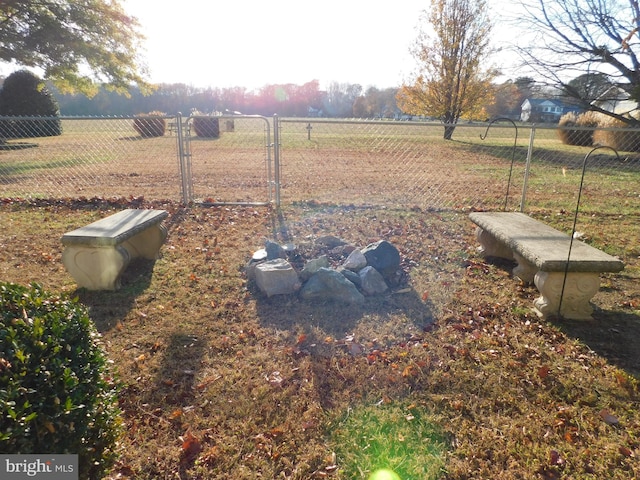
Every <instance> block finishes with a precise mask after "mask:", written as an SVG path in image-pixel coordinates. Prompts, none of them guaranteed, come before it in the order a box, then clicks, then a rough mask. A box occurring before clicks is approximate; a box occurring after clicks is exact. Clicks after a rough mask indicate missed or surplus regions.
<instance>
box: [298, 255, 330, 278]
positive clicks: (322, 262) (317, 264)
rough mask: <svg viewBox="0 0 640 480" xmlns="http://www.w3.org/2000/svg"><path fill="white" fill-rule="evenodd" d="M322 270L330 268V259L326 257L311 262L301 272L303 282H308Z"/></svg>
mask: <svg viewBox="0 0 640 480" xmlns="http://www.w3.org/2000/svg"><path fill="white" fill-rule="evenodd" d="M321 268H329V258H328V257H327V256H326V255H322V256H321V257H318V258H314V259H312V260H309V261H308V262H307V263H306V264H305V266H304V268H303V269H302V272H300V278H301V280H302V281H303V282H306V281H307V280H309V278H311V276H312V275H313V274H314V273H316V272H317V271H318V270H320V269H321Z"/></svg>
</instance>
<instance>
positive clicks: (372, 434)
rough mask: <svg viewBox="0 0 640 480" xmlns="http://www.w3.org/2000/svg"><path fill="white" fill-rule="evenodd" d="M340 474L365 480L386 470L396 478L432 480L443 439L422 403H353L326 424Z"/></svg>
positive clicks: (437, 470)
mask: <svg viewBox="0 0 640 480" xmlns="http://www.w3.org/2000/svg"><path fill="white" fill-rule="evenodd" d="M329 434H330V437H331V442H332V444H333V445H334V448H335V452H336V455H337V458H338V459H339V461H340V464H341V466H342V467H341V476H342V478H349V479H367V478H369V477H370V475H371V474H372V473H373V472H375V471H376V470H381V469H389V470H391V471H393V472H395V473H396V474H397V475H398V476H399V477H400V478H402V479H405V478H406V479H409V478H420V479H423V480H436V479H438V478H440V477H441V475H442V473H443V471H444V464H445V452H446V450H447V446H446V439H445V436H444V434H443V432H442V428H441V427H440V426H439V425H438V424H437V423H436V422H435V420H434V419H430V418H429V415H428V413H427V412H425V411H424V409H423V408H421V407H418V406H416V405H408V404H404V405H403V404H384V402H383V401H381V402H380V404H376V405H371V406H364V405H359V406H356V407H354V408H352V409H351V408H350V409H348V410H347V411H346V412H345V413H344V414H343V416H342V418H340V419H339V420H338V421H336V422H335V425H332V426H331V427H330V428H329Z"/></svg>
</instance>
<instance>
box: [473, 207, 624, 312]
mask: <svg viewBox="0 0 640 480" xmlns="http://www.w3.org/2000/svg"><path fill="white" fill-rule="evenodd" d="M469 218H470V220H471V221H472V222H473V223H475V224H476V225H477V226H478V228H477V230H476V235H477V238H478V241H479V242H480V245H481V246H482V250H483V254H484V255H485V256H487V257H488V256H493V257H501V258H506V259H509V260H515V261H516V263H517V266H516V267H515V268H514V269H513V274H514V276H516V277H518V278H520V279H521V280H522V281H523V282H525V283H532V282H533V283H535V285H536V287H537V288H538V291H539V292H540V297H538V298H537V299H536V300H535V301H534V310H535V312H536V313H537V314H538V316H540V317H542V318H545V317H547V316H553V315H557V314H558V310H559V309H560V312H559V313H560V315H561V316H563V317H564V318H569V319H590V318H592V317H591V314H592V313H593V308H592V306H591V304H590V301H591V299H592V298H593V296H594V295H595V294H596V293H597V292H598V290H599V288H600V279H599V274H600V273H603V272H619V271H620V270H622V269H623V268H624V264H623V263H622V261H620V260H619V259H617V258H615V257H613V256H611V255H608V254H606V253H604V252H602V251H600V250H598V249H597V248H594V247H592V246H590V245H587V244H586V243H584V242H581V241H579V240H576V239H574V240H573V244H572V246H571V258H568V257H569V245H570V242H571V238H570V237H569V235H566V234H564V233H562V232H560V231H558V230H556V229H555V228H552V227H550V226H548V225H545V224H544V223H541V222H539V221H537V220H534V219H533V218H531V217H529V216H527V215H525V214H524V213H517V212H474V213H471V214H469ZM567 260H569V263H568V265H567ZM565 271H566V272H567V278H566V281H565V278H564V276H565ZM563 283H564V292H563ZM561 297H562V298H561Z"/></svg>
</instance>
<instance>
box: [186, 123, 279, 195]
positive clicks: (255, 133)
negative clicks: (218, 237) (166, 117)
mask: <svg viewBox="0 0 640 480" xmlns="http://www.w3.org/2000/svg"><path fill="white" fill-rule="evenodd" d="M176 131H177V150H178V160H179V165H180V174H181V178H182V185H181V188H182V200H183V202H184V203H185V204H187V203H190V202H196V203H202V204H206V205H267V204H270V203H273V202H275V203H276V204H279V190H278V181H277V166H276V154H275V150H276V146H275V143H274V141H273V139H272V133H271V132H272V126H271V122H270V119H269V118H267V117H263V116H259V115H222V116H212V115H191V116H189V117H186V118H183V117H182V116H181V115H178V116H177V119H176ZM274 134H275V132H274Z"/></svg>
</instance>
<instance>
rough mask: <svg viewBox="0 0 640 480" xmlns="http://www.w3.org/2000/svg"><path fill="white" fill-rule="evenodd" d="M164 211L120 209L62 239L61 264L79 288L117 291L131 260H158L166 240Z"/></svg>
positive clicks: (65, 235)
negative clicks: (163, 223)
mask: <svg viewBox="0 0 640 480" xmlns="http://www.w3.org/2000/svg"><path fill="white" fill-rule="evenodd" d="M168 215H169V214H168V213H167V212H166V211H164V210H132V209H128V210H123V211H121V212H118V213H116V214H115V215H111V216H109V217H107V218H103V219H102V220H98V221H97V222H93V223H91V224H89V225H87V226H85V227H81V228H78V229H76V230H73V231H71V232H68V233H65V234H64V235H63V236H62V244H63V245H64V246H65V249H64V251H63V252H62V263H63V264H64V266H65V268H66V269H67V271H68V272H69V273H70V274H71V276H72V277H73V278H74V280H75V281H76V283H77V284H78V286H79V287H84V288H87V289H89V290H117V289H118V288H119V287H120V275H121V274H122V272H123V271H124V269H125V268H126V267H127V265H128V264H129V262H130V261H131V259H133V258H137V257H143V258H148V259H150V260H152V259H155V258H157V257H158V252H159V251H160V247H161V246H162V244H163V243H164V241H165V239H166V238H167V230H166V228H165V227H164V225H162V220H164V219H165V218H166V217H167V216H168Z"/></svg>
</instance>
